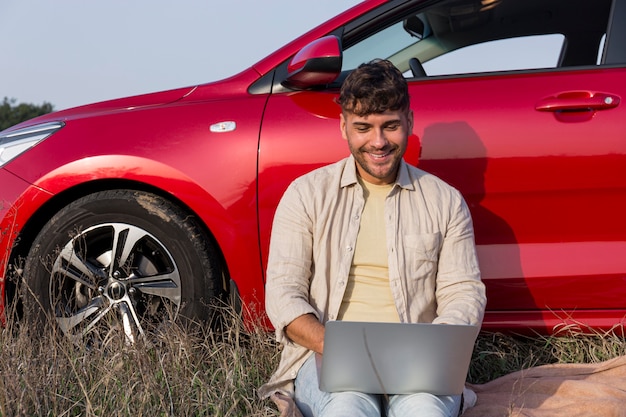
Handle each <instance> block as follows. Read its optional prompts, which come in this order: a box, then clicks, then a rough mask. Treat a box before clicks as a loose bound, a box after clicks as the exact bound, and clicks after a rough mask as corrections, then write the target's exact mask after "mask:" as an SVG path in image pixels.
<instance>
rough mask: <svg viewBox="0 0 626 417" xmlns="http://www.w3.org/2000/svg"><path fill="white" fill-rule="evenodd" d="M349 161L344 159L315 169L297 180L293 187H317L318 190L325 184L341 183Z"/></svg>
mask: <svg viewBox="0 0 626 417" xmlns="http://www.w3.org/2000/svg"><path fill="white" fill-rule="evenodd" d="M348 159H349V158H344V159H342V160H340V161H337V162H334V163H332V164H329V165H324V166H321V167H319V168H315V169H313V170H312V171H309V172H307V173H306V174H303V175H301V176H299V177H298V178H296V179H295V180H294V181H293V182H292V185H294V186H297V187H307V186H315V188H316V189H319V188H321V187H320V186H322V185H324V184H332V183H339V182H340V181H341V177H342V176H343V173H344V170H345V167H346V163H347V161H348Z"/></svg>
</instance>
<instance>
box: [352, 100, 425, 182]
mask: <svg viewBox="0 0 626 417" xmlns="http://www.w3.org/2000/svg"><path fill="white" fill-rule="evenodd" d="M340 128H341V134H342V136H343V138H344V139H345V140H347V141H348V146H349V147H350V152H351V153H352V155H353V156H354V159H355V160H356V162H357V171H358V173H359V175H360V176H361V178H363V180H365V181H367V182H369V183H372V184H377V185H382V184H391V183H393V182H394V181H395V180H396V176H397V173H398V166H399V165H400V161H401V160H402V156H403V155H404V152H405V151H406V146H407V141H408V137H409V135H410V134H411V131H412V130H413V112H412V111H411V110H408V111H402V110H387V111H385V112H384V113H374V114H368V115H366V116H357V115H356V114H354V113H351V112H343V113H342V114H341V116H340Z"/></svg>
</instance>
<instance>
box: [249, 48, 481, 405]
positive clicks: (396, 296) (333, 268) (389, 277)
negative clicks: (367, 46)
mask: <svg viewBox="0 0 626 417" xmlns="http://www.w3.org/2000/svg"><path fill="white" fill-rule="evenodd" d="M339 104H340V105H341V108H342V112H341V115H340V129H341V133H342V136H343V138H344V139H345V140H346V141H347V142H348V146H349V148H350V152H351V154H352V155H351V156H350V157H348V158H346V159H344V160H342V161H339V162H337V163H335V164H332V165H329V166H327V167H323V168H320V169H318V170H315V171H313V172H311V173H309V174H307V175H304V176H303V177H300V178H298V179H296V180H295V181H294V182H293V183H292V184H291V185H290V186H289V188H288V189H287V191H286V192H285V194H284V196H283V198H282V200H281V202H280V204H279V206H278V208H277V211H276V215H275V219H274V225H273V229H272V239H271V243H270V253H269V262H268V267H267V284H266V309H267V313H268V316H269V318H270V319H271V321H272V324H273V325H274V327H275V329H276V337H277V340H278V341H279V342H281V343H282V344H283V345H284V349H283V351H282V356H281V362H280V365H279V367H278V370H277V371H276V372H275V374H274V375H273V376H272V378H271V380H270V382H269V383H268V384H266V385H264V386H263V387H261V389H260V392H259V393H260V395H261V396H269V395H272V394H275V393H280V394H282V395H283V397H282V398H285V396H287V397H293V398H294V399H295V402H296V404H297V406H298V408H299V409H300V411H301V412H302V414H304V415H305V416H307V417H308V416H322V415H325V416H376V417H380V416H381V415H384V414H385V413H386V414H387V415H390V416H391V415H392V416H397V417H400V416H409V415H411V416H415V415H420V416H421V415H424V416H453V415H457V414H458V412H459V407H460V402H461V399H460V396H439V397H438V396H434V395H430V394H425V393H417V394H411V395H393V396H391V397H390V398H389V401H388V402H386V401H383V400H382V399H381V398H380V396H376V395H369V394H365V393H357V392H343V393H332V394H331V393H326V392H322V391H320V390H319V388H318V382H317V375H316V366H315V359H314V356H315V355H314V353H317V354H321V353H322V351H323V347H324V323H326V322H327V321H328V320H351V321H383V322H411V323H414V322H427V323H429V322H433V323H446V324H475V325H478V324H480V323H481V321H482V317H483V313H484V308H485V302H486V300H485V291H484V285H483V284H482V282H481V281H480V273H479V270H478V262H477V259H476V251H475V245H474V234H473V228H472V221H471V217H470V214H469V211H468V209H467V206H466V204H465V202H464V201H463V198H462V197H461V195H460V193H459V192H458V191H456V190H455V189H453V188H452V187H450V186H448V185H447V184H445V183H444V182H442V181H441V180H439V179H438V178H436V177H434V176H432V175H429V174H427V173H425V172H423V171H421V170H419V169H417V168H415V167H412V166H409V165H408V164H406V163H405V162H404V160H403V159H402V158H403V155H404V152H405V150H406V147H407V142H408V137H409V135H410V134H411V131H412V128H413V112H412V111H411V109H410V108H409V105H410V102H409V95H408V86H407V84H406V81H405V80H404V77H403V76H402V74H401V73H400V72H399V71H398V70H397V69H396V68H395V67H394V66H393V65H392V64H391V63H390V62H389V61H382V60H377V61H373V62H370V63H368V64H363V65H361V66H360V67H359V68H357V69H356V70H354V71H353V72H352V73H351V74H350V75H349V76H348V77H347V78H346V80H345V82H344V84H343V86H342V88H341V93H340V96H339ZM275 398H276V397H275Z"/></svg>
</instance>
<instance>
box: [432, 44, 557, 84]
mask: <svg viewBox="0 0 626 417" xmlns="http://www.w3.org/2000/svg"><path fill="white" fill-rule="evenodd" d="M564 44H565V36H563V35H562V34H550V35H535V36H522V37H518V38H508V39H498V40H495V41H488V42H483V43H478V44H474V45H470V46H466V47H463V48H460V49H457V50H454V51H450V52H448V53H446V54H443V55H440V56H438V57H435V58H433V59H431V60H430V61H428V62H424V63H423V64H422V65H423V66H424V70H425V71H426V73H427V74H428V75H450V74H464V73H476V72H494V71H514V70H526V69H539V68H556V67H557V66H558V64H559V56H560V55H561V51H562V49H563V47H564Z"/></svg>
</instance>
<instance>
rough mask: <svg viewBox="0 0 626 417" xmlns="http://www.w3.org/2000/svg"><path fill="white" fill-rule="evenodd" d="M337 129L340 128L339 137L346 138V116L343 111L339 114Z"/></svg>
mask: <svg viewBox="0 0 626 417" xmlns="http://www.w3.org/2000/svg"><path fill="white" fill-rule="evenodd" d="M339 130H341V137H342V138H344V139H345V140H348V135H347V134H346V118H345V116H344V115H343V112H341V113H340V114H339Z"/></svg>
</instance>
